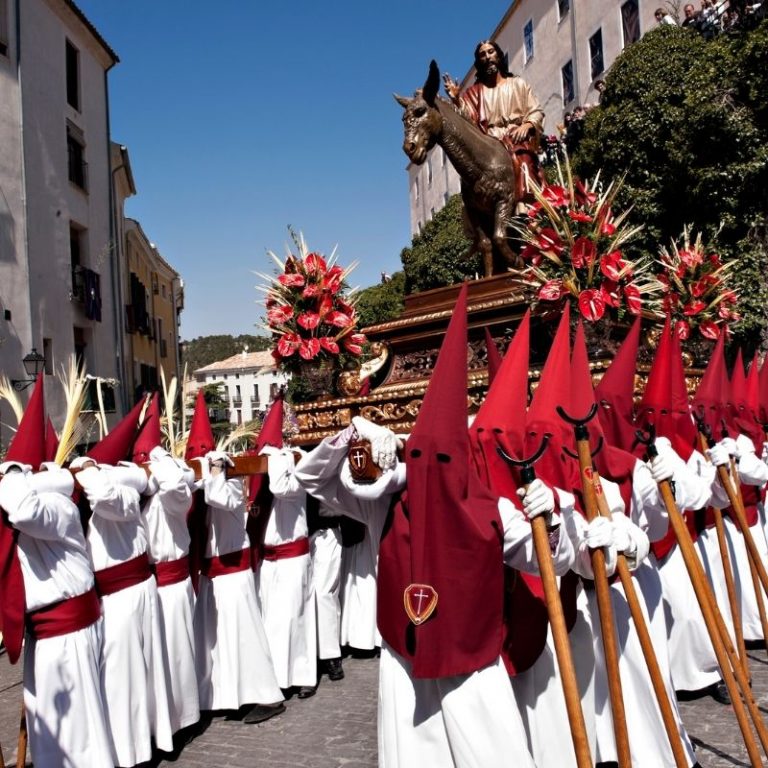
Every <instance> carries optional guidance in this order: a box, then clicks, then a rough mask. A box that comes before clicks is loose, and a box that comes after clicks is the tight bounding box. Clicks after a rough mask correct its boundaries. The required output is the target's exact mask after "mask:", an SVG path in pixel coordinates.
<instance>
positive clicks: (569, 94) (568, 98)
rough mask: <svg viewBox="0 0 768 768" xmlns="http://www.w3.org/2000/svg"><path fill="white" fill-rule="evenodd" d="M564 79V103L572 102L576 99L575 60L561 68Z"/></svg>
mask: <svg viewBox="0 0 768 768" xmlns="http://www.w3.org/2000/svg"><path fill="white" fill-rule="evenodd" d="M560 74H561V76H562V80H563V105H564V106H565V105H567V104H570V103H571V102H572V101H573V99H574V95H575V94H574V91H573V62H572V61H569V62H568V63H567V64H566V65H565V66H564V67H563V68H562V69H561V70H560Z"/></svg>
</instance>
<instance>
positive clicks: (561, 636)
mask: <svg viewBox="0 0 768 768" xmlns="http://www.w3.org/2000/svg"><path fill="white" fill-rule="evenodd" d="M531 528H532V531H533V543H534V546H535V548H536V558H537V559H538V563H539V573H540V575H541V581H542V584H543V586H544V597H545V600H546V603H547V614H548V615H549V623H550V626H551V627H552V639H553V641H554V644H555V654H556V656H557V664H558V667H559V668H560V680H561V682H562V686H563V695H564V697H565V708H566V711H567V712H568V722H569V723H570V726H571V738H572V740H573V750H574V752H575V753H576V765H577V766H578V768H592V766H593V765H594V764H593V762H592V756H591V754H590V751H589V739H588V737H587V726H586V723H585V722H584V712H583V711H582V709H581V694H580V692H579V685H578V681H577V679H576V670H575V668H574V665H573V656H572V654H571V645H570V641H569V639H568V627H567V625H566V622H565V614H564V613H563V604H562V602H561V600H560V591H559V589H558V586H557V577H556V576H555V568H554V565H553V563H552V553H551V551H550V548H549V535H548V534H547V526H546V522H545V520H544V518H543V517H541V516H539V517H536V518H534V519H533V520H532V521H531ZM561 535H563V534H561Z"/></svg>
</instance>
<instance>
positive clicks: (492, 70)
mask: <svg viewBox="0 0 768 768" xmlns="http://www.w3.org/2000/svg"><path fill="white" fill-rule="evenodd" d="M498 73H499V65H498V64H496V62H494V61H490V62H488V63H487V64H486V65H485V66H484V67H483V69H482V70H481V72H480V79H481V80H487V79H489V78H491V77H496V75H497V74H498Z"/></svg>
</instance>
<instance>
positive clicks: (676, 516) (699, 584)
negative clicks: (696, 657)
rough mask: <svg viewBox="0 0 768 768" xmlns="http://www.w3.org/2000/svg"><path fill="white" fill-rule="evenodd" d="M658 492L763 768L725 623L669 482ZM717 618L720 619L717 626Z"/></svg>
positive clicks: (742, 726) (753, 754)
mask: <svg viewBox="0 0 768 768" xmlns="http://www.w3.org/2000/svg"><path fill="white" fill-rule="evenodd" d="M648 453H649V455H650V456H654V455H656V449H655V446H654V445H649V447H648ZM659 492H660V493H661V498H662V500H663V502H664V506H665V508H666V510H667V515H668V516H669V522H670V524H671V525H672V528H673V530H674V532H675V536H676V537H677V542H678V546H679V547H680V552H681V554H682V556H683V561H684V563H685V567H686V569H687V571H688V575H689V576H690V579H691V584H692V585H693V589H694V592H695V593H696V599H697V600H698V602H699V606H700V607H701V613H702V616H703V617H704V623H705V624H706V626H707V632H708V633H709V637H710V640H711V641H712V647H713V649H714V651H715V656H716V657H717V663H718V665H719V666H720V672H721V674H722V676H723V680H724V682H725V685H726V687H727V688H728V693H729V694H730V696H731V703H732V706H733V710H734V713H735V715H736V720H737V722H738V724H739V730H740V731H741V735H742V737H743V739H744V745H745V746H746V749H747V754H748V755H749V759H750V763H751V764H752V767H753V768H758V766H762V765H763V763H762V760H761V757H760V752H759V750H758V748H757V743H756V742H755V737H754V736H753V734H752V731H751V730H750V727H749V720H748V719H747V712H746V709H745V706H744V701H742V699H741V696H740V695H739V686H738V685H737V679H739V678H740V679H741V680H742V681H743V682H744V684H743V685H741V689H742V692H743V693H744V699H745V700H746V701H747V706H749V702H750V700H752V703H753V704H754V700H753V699H752V694H751V691H750V689H749V685H748V683H747V682H746V677H745V675H744V670H743V668H742V666H741V662H740V661H739V659H738V658H737V657H736V653H735V651H733V646H732V645H731V643H730V638H729V637H728V633H727V631H726V630H725V623H724V622H723V619H722V616H720V614H719V611H718V609H717V605H716V603H715V599H714V596H713V595H712V592H711V589H710V587H709V583H708V582H707V581H706V577H705V575H704V568H703V566H702V565H701V562H700V561H699V559H698V557H697V555H696V553H695V551H694V549H693V542H692V541H691V535H690V533H689V532H688V528H687V527H686V525H685V522H684V521H683V516H682V515H681V514H680V511H679V510H678V508H677V505H676V503H675V497H674V495H673V493H672V489H671V488H670V486H669V482H668V481H666V480H664V481H662V482H660V483H659ZM717 617H719V622H718V619H717ZM723 632H725V638H724V637H723V635H722V633H723ZM727 648H729V650H730V651H731V653H729V650H727ZM756 710H757V707H756V706H755V707H754V711H753V709H752V708H750V714H751V715H752V719H753V721H755V727H756V729H757V732H758V735H759V736H760V741H761V743H762V745H763V749H766V743H765V742H764V740H763V736H762V735H761V730H764V728H761V726H762V720H761V719H760V715H759V712H757V720H755V712H756ZM758 723H759V724H758Z"/></svg>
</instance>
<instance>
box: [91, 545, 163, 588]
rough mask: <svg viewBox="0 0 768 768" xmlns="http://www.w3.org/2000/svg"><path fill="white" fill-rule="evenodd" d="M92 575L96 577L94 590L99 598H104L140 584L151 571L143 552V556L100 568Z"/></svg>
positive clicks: (145, 554)
mask: <svg viewBox="0 0 768 768" xmlns="http://www.w3.org/2000/svg"><path fill="white" fill-rule="evenodd" d="M93 575H94V576H95V577H96V590H97V592H98V593H99V596H101V597H104V596H105V595H114V594H115V592H121V591H122V590H124V589H128V587H133V586H135V585H136V584H141V582H142V581H146V580H147V579H148V578H149V577H150V576H151V575H152V569H151V568H150V565H149V557H148V556H147V553H146V552H145V553H144V554H143V555H139V556H138V557H134V558H132V559H131V560H126V561H125V562H124V563H118V564H117V565H111V566H109V568H102V569H101V570H100V571H96V573H94V574H93Z"/></svg>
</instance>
